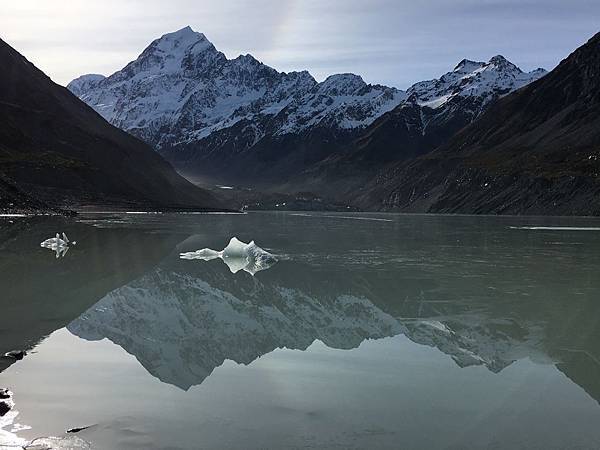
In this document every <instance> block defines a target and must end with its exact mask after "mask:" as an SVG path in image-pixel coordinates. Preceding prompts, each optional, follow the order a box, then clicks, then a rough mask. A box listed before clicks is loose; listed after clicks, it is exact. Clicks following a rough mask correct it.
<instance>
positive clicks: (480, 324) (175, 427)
mask: <svg viewBox="0 0 600 450" xmlns="http://www.w3.org/2000/svg"><path fill="white" fill-rule="evenodd" d="M57 232H61V233H62V232H65V233H66V234H67V235H68V237H69V238H70V239H72V240H75V241H77V244H76V245H74V246H71V247H70V248H69V250H68V251H67V252H66V253H62V254H60V255H58V257H56V255H55V252H54V251H52V250H50V249H47V248H42V247H40V242H42V241H43V240H45V239H47V238H50V237H53V236H54V235H55V234H56V233H57ZM234 236H235V237H237V238H239V239H240V240H241V241H244V242H249V241H251V240H254V241H255V242H256V244H257V245H259V246H260V247H262V248H263V249H265V250H266V251H268V252H270V253H272V254H273V255H275V256H276V258H277V262H276V263H275V264H272V265H271V266H270V267H263V269H264V270H261V271H258V272H256V273H254V274H252V273H251V271H247V270H238V271H237V272H236V273H233V272H232V270H231V268H230V266H229V265H228V264H226V263H225V262H224V261H223V260H222V259H220V258H216V259H213V260H210V261H204V260H194V259H191V260H185V259H181V258H180V253H182V252H193V251H195V250H199V249H202V248H211V249H217V250H219V249H222V248H223V247H225V246H226V245H227V243H228V242H229V240H230V238H232V237H234ZM0 250H1V252H0V286H1V289H2V293H1V297H0V353H1V354H4V353H5V352H8V351H11V350H26V351H27V355H26V356H25V357H24V358H23V359H22V360H14V359H9V358H0V388H7V389H10V391H11V392H12V396H11V399H9V400H8V401H10V402H11V406H12V410H11V411H9V412H8V413H6V414H5V415H4V416H3V417H0V448H7V449H10V448H19V447H18V446H21V447H24V446H25V447H26V446H27V445H28V443H30V442H31V441H33V445H32V446H31V447H29V448H36V449H42V448H56V449H59V448H65V449H67V448H68V449H70V448H78V449H79V448H94V449H282V448H294V449H296V448H319V449H320V448H326V449H328V448H334V449H335V448H339V449H378V448H386V449H388V448H389V449H400V448H401V449H465V448H490V449H532V448H534V449H566V448H568V449H575V448H576V449H596V448H600V403H599V402H600V220H598V219H591V218H536V217H520V218H516V217H468V216H427V215H393V214H362V213H361V214H341V213H337V214H336V213H248V214H239V215H233V214H213V215H209V214H197V215H194V214H105V215H102V214H97V215H87V216H80V217H78V218H76V219H64V218H49V217H37V218H0ZM239 268H240V267H236V268H234V270H237V269H239ZM87 426H90V427H89V428H86V429H83V430H81V431H79V432H78V433H66V431H67V430H69V429H73V428H84V427H87ZM39 437H41V439H37V440H35V439H36V438H39Z"/></svg>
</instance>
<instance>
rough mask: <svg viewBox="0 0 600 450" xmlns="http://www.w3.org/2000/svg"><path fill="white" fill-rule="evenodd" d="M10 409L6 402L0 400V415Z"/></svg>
mask: <svg viewBox="0 0 600 450" xmlns="http://www.w3.org/2000/svg"><path fill="white" fill-rule="evenodd" d="M10 410H11V407H10V405H9V404H8V403H6V402H0V417H3V416H5V415H6V413H7V412H9V411H10Z"/></svg>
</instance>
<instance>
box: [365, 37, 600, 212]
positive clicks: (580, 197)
mask: <svg viewBox="0 0 600 450" xmlns="http://www.w3.org/2000/svg"><path fill="white" fill-rule="evenodd" d="M599 67H600V34H598V35H596V36H594V37H593V38H592V39H590V40H589V41H588V42H587V43H586V44H585V45H583V46H582V47H581V48H579V49H577V50H576V51H575V52H573V53H572V54H571V55H570V56H569V57H568V58H566V59H565V60H564V61H562V62H561V64H560V65H559V66H558V67H557V68H556V69H554V70H553V71H552V72H551V73H550V74H548V75H546V76H545V77H544V78H542V79H541V80H538V81H536V82H534V83H532V84H530V85H528V86H526V87H525V88H523V89H521V90H519V91H518V92H515V93H513V94H511V95H509V96H507V97H505V98H503V99H501V100H500V101H498V102H497V103H496V104H494V105H493V106H492V107H491V108H490V109H489V110H488V111H487V112H486V113H485V114H484V115H483V116H482V117H481V118H480V119H479V120H478V121H476V122H475V123H473V124H472V125H470V126H469V127H467V128H465V129H464V130H462V131H461V132H460V133H458V134H457V135H456V136H455V137H454V138H453V139H452V140H451V141H450V142H449V143H448V144H446V145H443V146H442V147H441V148H439V149H438V150H436V151H435V152H433V153H431V154H429V155H426V156H424V157H421V158H418V159H417V160H414V161H409V162H407V163H402V164H398V165H396V166H394V167H393V168H392V169H390V170H388V171H386V172H385V173H383V174H382V175H380V176H379V177H378V178H377V179H376V180H375V181H374V182H373V183H372V184H371V185H370V186H368V187H367V188H366V190H365V191H366V193H365V194H364V195H363V198H362V203H363V205H365V206H369V207H373V206H375V207H377V208H379V209H393V210H402V211H426V212H445V213H457V212H460V213H494V214H555V215H598V214H600V202H599V200H598V199H599V198H600V181H599V180H600V178H599V176H600V153H599V151H600V150H599V149H600V94H599V93H600V70H599Z"/></svg>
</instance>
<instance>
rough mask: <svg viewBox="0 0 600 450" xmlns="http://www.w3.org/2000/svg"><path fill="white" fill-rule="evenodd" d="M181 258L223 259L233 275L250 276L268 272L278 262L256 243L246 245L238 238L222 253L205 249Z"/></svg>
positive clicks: (232, 240) (231, 241)
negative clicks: (241, 272)
mask: <svg viewBox="0 0 600 450" xmlns="http://www.w3.org/2000/svg"><path fill="white" fill-rule="evenodd" d="M179 257H180V258H181V259H200V260H203V261H210V260H213V259H217V258H221V259H222V260H223V262H224V263H225V264H226V265H227V267H228V268H229V270H230V271H231V273H237V272H239V271H240V270H243V271H245V272H248V273H249V274H250V275H254V274H256V273H257V272H260V271H261V270H266V269H268V268H269V267H271V266H272V265H273V264H275V263H276V262H277V258H275V256H273V255H272V254H271V253H269V252H267V251H265V250H263V249H262V248H260V247H259V246H258V245H256V244H255V243H254V241H251V242H250V243H249V244H246V243H245V242H242V241H240V240H239V239H238V238H236V237H232V238H231V240H230V241H229V244H227V247H225V248H224V249H223V250H221V251H220V252H219V251H216V250H212V249H210V248H203V249H202V250H197V251H195V252H187V253H180V254H179Z"/></svg>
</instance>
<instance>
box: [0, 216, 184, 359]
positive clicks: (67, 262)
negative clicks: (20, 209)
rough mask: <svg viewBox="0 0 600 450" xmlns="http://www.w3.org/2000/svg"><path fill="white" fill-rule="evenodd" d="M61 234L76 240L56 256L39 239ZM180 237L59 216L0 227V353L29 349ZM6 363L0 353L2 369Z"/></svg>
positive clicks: (143, 269)
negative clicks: (73, 244) (81, 221)
mask: <svg viewBox="0 0 600 450" xmlns="http://www.w3.org/2000/svg"><path fill="white" fill-rule="evenodd" d="M58 231H60V232H63V231H64V232H66V234H67V235H68V236H69V237H70V238H72V239H73V240H77V241H78V243H77V245H75V246H73V247H72V248H70V249H69V251H68V252H67V253H66V254H65V255H64V257H59V258H56V256H55V253H54V252H53V251H51V250H48V249H45V248H42V247H40V242H42V241H43V240H44V239H46V238H49V237H52V236H54V235H55V233H56V232H58ZM178 239H182V237H177V236H172V235H169V234H168V233H144V232H141V231H139V230H132V229H118V228H116V229H106V228H98V227H94V226H91V225H86V224H83V223H77V222H72V221H67V220H64V219H61V218H44V219H42V218H36V219H28V220H19V222H18V224H8V223H6V221H3V223H2V224H1V227H0V254H1V256H0V285H1V286H2V296H1V297H0V311H1V312H0V315H1V317H2V320H1V321H0V355H3V354H4V353H6V352H8V351H11V350H29V349H31V348H33V347H34V346H36V345H37V344H38V343H39V342H40V341H41V340H43V339H44V338H45V337H46V336H48V335H49V334H50V333H52V332H53V331H55V330H57V329H59V328H62V327H64V326H66V325H67V324H68V323H69V322H71V321H72V320H74V319H75V318H77V317H78V316H79V315H80V314H82V313H83V312H84V311H85V310H86V309H88V308H89V307H91V306H92V305H93V304H94V303H96V302H97V301H98V300H99V299H101V298H102V297H103V296H105V295H106V294H107V293H108V292H110V291H112V290H114V289H116V288H118V287H120V286H122V285H123V284H125V283H128V282H130V281H131V280H134V279H136V278H138V277H140V276H141V275H142V274H144V273H146V272H147V271H149V270H150V269H151V268H152V267H153V266H154V265H156V264H158V263H159V262H160V261H161V259H162V258H164V257H165V256H166V255H168V254H169V252H170V251H171V250H172V249H173V246H175V245H176V244H177V242H178ZM11 362H12V361H11V360H8V359H3V358H0V371H2V370H4V369H5V368H6V367H7V366H8V365H9V364H10V363H11Z"/></svg>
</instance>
